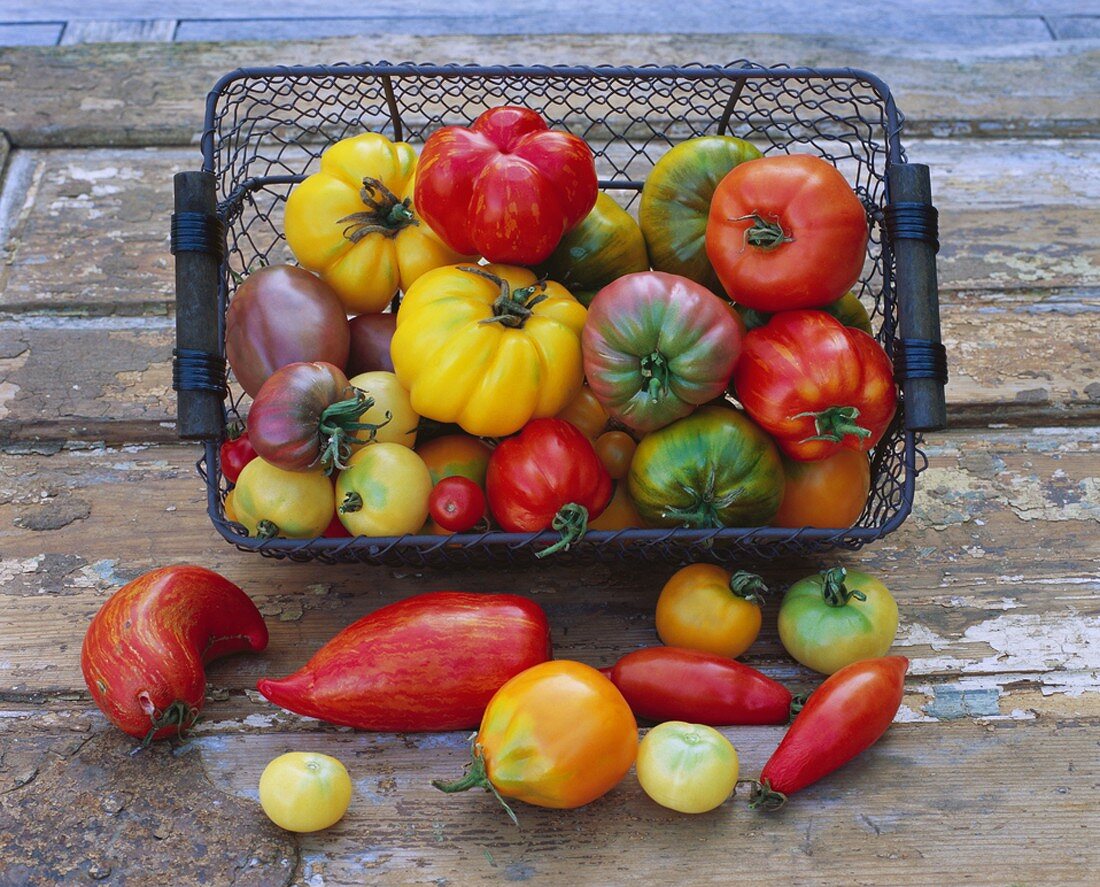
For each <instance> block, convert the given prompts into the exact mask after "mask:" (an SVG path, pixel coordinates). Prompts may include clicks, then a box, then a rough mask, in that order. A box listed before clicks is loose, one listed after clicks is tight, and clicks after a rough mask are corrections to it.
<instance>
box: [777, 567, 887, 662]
mask: <svg viewBox="0 0 1100 887" xmlns="http://www.w3.org/2000/svg"><path fill="white" fill-rule="evenodd" d="M897 631H898V605H897V603H896V602H895V601H894V598H893V597H891V595H890V592H889V591H887V590H886V586H885V585H883V584H882V583H881V582H879V581H878V579H876V578H874V577H873V576H869V575H867V574H866V573H860V572H857V571H856V570H845V569H844V567H836V568H834V569H832V570H826V571H825V572H823V573H819V574H818V575H816V576H808V577H807V578H805V579H801V580H799V581H798V582H796V583H795V584H794V585H792V586H791V587H790V588H789V589H788V590H787V593H786V594H785V595H784V596H783V603H782V604H781V605H780V607H779V639H780V640H781V641H782V642H783V646H784V647H786V649H787V652H788V653H790V654H791V655H792V656H793V657H794V658H795V659H797V660H798V661H799V662H801V663H802V664H803V665H805V666H806V667H807V668H812V669H813V670H814V671H819V672H821V673H822V674H832V673H833V672H836V671H839V670H840V669H842V668H843V667H844V666H846V665H850V664H851V663H853V662H859V661H860V660H861V659H877V658H878V657H880V656H885V655H886V652H887V651H888V650H889V649H890V645H891V644H892V643H893V642H894V635H896V634H897Z"/></svg>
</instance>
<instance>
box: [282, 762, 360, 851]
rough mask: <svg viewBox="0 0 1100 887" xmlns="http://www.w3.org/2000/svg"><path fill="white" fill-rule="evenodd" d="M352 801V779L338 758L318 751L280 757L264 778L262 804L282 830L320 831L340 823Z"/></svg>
mask: <svg viewBox="0 0 1100 887" xmlns="http://www.w3.org/2000/svg"><path fill="white" fill-rule="evenodd" d="M350 802H351V779H350V777H349V776H348V771H347V770H346V769H345V767H344V765H343V764H341V763H340V762H339V761H338V760H336V758H334V757H331V756H329V755H322V754H316V753H314V752H300V751H295V752H288V753H287V754H285V755H279V757H277V758H275V760H273V761H272V762H271V763H270V764H268V765H267V767H265V768H264V772H263V775H262V776H261V777H260V805H261V806H262V807H263V808H264V813H266V814H267V816H268V819H270V820H271V821H272V822H273V823H275V825H277V826H279V828H283V829H286V830H287V831H288V832H317V831H320V830H321V829H325V828H328V827H329V826H330V825H334V824H335V823H337V822H339V821H340V819H341V817H343V815H344V814H345V813H346V812H347V809H348V804H349V803H350Z"/></svg>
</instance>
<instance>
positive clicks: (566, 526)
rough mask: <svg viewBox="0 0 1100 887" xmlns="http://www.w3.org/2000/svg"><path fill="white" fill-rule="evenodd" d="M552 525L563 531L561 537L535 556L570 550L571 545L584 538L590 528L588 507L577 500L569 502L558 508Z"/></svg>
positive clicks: (541, 556)
mask: <svg viewBox="0 0 1100 887" xmlns="http://www.w3.org/2000/svg"><path fill="white" fill-rule="evenodd" d="M550 527H551V528H552V529H555V530H557V531H558V532H559V533H561V538H560V539H559V540H558V541H557V542H555V543H554V544H553V545H551V546H550V547H549V548H544V549H543V550H542V551H540V552H539V553H538V554H536V555H535V557H538V558H543V557H546V556H547V555H551V554H554V553H556V552H559V551H568V550H569V546H570V545H572V544H573V543H574V542H579V541H580V540H581V539H583V538H584V534H585V532H586V531H587V530H588V509H587V508H585V507H584V506H583V505H578V504H577V503H576V502H567V503H566V504H565V505H563V506H562V507H561V508H559V509H558V513H557V514H555V515H554V520H553V521H552V522H551V523H550Z"/></svg>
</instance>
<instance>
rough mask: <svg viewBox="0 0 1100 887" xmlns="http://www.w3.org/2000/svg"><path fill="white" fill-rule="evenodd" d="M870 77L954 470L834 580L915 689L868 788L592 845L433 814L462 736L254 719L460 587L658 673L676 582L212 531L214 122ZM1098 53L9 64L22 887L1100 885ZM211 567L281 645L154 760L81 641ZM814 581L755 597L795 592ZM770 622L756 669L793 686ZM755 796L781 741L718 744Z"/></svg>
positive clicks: (454, 46)
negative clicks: (929, 280) (231, 101)
mask: <svg viewBox="0 0 1100 887" xmlns="http://www.w3.org/2000/svg"><path fill="white" fill-rule="evenodd" d="M378 56H385V57H388V58H391V59H401V58H414V59H421V60H435V61H439V60H454V61H482V62H515V61H521V60H522V61H531V60H541V61H549V62H555V61H573V62H588V61H591V62H596V61H598V62H608V61H611V62H623V63H627V62H634V63H637V62H647V61H655V62H666V63H673V62H684V61H688V60H707V61H724V60H726V59H728V58H733V57H740V56H745V57H749V58H754V59H758V60H760V61H763V62H775V61H788V62H798V63H805V64H811V65H828V64H850V65H854V66H859V67H864V68H868V69H870V70H873V71H875V72H877V73H879V74H880V75H882V76H883V77H884V78H885V79H886V81H887V82H889V83H890V84H891V85H892V87H893V88H894V91H895V95H896V96H897V98H898V101H899V103H900V105H901V107H902V109H903V110H904V111H905V112H906V113H907V115H908V127H907V145H908V149H909V153H910V157H911V159H913V160H917V161H921V162H926V163H928V164H930V165H931V167H932V170H933V185H934V190H935V196H936V202H937V203H938V205H939V207H940V212H941V225H942V241H943V244H944V246H943V250H942V252H941V253H940V278H941V282H942V302H943V323H944V331H945V339H946V341H947V345H948V349H949V353H950V354H951V359H952V381H951V385H950V389H949V399H950V417H951V430H950V431H949V432H948V433H944V434H937V435H933V436H931V437H930V438H929V439H928V440H927V442H926V446H925V449H926V451H927V452H928V455H929V460H930V465H929V468H928V470H927V471H926V472H925V473H924V474H923V475H922V476H921V477H920V479H919V481H918V485H919V493H918V498H917V503H916V508H915V511H914V514H913V516H912V518H911V519H910V520H909V521H908V522H907V523H906V524H905V526H904V527H903V528H902V529H901V530H900V531H899V532H897V533H896V534H894V535H893V536H891V537H889V538H888V539H887V540H886V541H884V542H882V543H879V544H877V545H875V546H872V547H871V548H869V549H867V550H866V551H864V552H861V553H859V554H858V555H849V556H845V557H844V558H842V561H843V562H844V563H846V564H849V565H860V566H862V567H863V568H866V569H869V570H872V571H875V572H878V573H881V574H883V575H884V576H885V577H886V578H887V581H888V583H889V584H890V586H891V587H892V589H893V590H894V593H895V594H896V596H897V598H898V601H899V604H900V606H901V612H902V626H901V630H900V632H899V636H898V640H897V644H896V647H895V649H896V650H898V651H899V652H902V653H904V654H905V655H907V656H909V657H910V658H911V660H912V667H911V672H910V678H909V681H908V692H907V696H906V699H905V703H904V707H903V708H902V710H901V713H900V715H899V718H898V721H899V723H897V724H896V725H895V726H894V727H893V728H892V730H891V731H890V732H889V733H888V734H887V737H886V738H885V739H884V740H883V741H882V742H881V743H880V744H879V745H878V746H876V747H875V748H874V749H873V750H872V751H871V752H870V753H868V754H866V755H865V756H863V757H862V758H861V759H860V760H858V761H857V762H855V763H853V764H851V765H850V766H848V767H846V768H845V769H844V770H843V771H841V772H839V773H837V774H836V775H834V776H833V777H831V778H830V779H828V780H827V781H825V782H823V783H821V784H819V785H818V786H816V787H814V788H812V789H809V790H807V791H806V792H805V793H803V794H802V795H800V796H799V797H798V798H797V799H796V800H795V802H793V803H792V804H790V805H789V807H788V808H787V809H786V810H785V811H783V812H781V813H779V814H777V815H773V816H764V815H760V814H756V813H753V812H752V811H750V810H749V809H748V807H747V805H746V804H745V803H744V801H743V799H736V800H734V801H732V802H730V803H728V804H726V805H725V806H724V807H723V808H721V809H720V810H718V811H716V812H714V813H712V814H708V815H704V816H700V817H694V818H693V817H685V816H678V815H675V814H672V813H671V812H668V811H665V810H663V809H662V808H659V807H657V806H656V805H654V804H653V803H651V802H650V801H648V800H647V799H646V798H645V796H644V795H643V794H642V793H641V791H640V789H639V788H638V787H637V785H636V783H635V781H634V779H633V777H632V776H630V777H628V778H627V780H626V781H624V783H623V784H622V785H621V786H620V787H619V788H617V789H616V790H614V791H613V792H611V793H610V794H609V795H608V796H606V797H605V798H603V799H601V800H600V801H598V802H596V803H594V804H592V805H590V806H589V807H587V808H585V809H582V810H579V811H575V812H564V813H563V812H550V811H542V810H538V809H535V808H528V807H522V808H521V809H520V811H519V813H520V817H521V828H519V829H517V828H515V827H514V826H512V825H511V823H510V822H509V821H508V819H507V818H506V817H505V816H504V815H502V814H501V812H500V811H499V810H498V809H496V807H495V804H494V802H493V801H492V799H491V798H490V797H488V796H486V795H483V794H481V793H471V794H468V795H463V796H459V797H444V796H442V795H440V794H439V793H437V792H435V791H434V790H433V789H432V788H430V786H429V784H428V781H429V779H430V778H432V777H436V776H447V775H452V774H455V773H457V772H459V771H460V769H461V767H462V763H463V762H464V760H465V758H466V737H465V736H464V735H458V734H446V735H398V736H391V735H371V734H355V733H352V732H348V731H345V730H341V729H334V728H328V727H325V726H323V725H321V724H318V723H316V722H312V721H304V720H300V719H298V718H296V717H294V716H291V715H289V714H287V713H284V712H282V711H279V710H276V709H274V708H272V707H271V706H270V705H268V704H267V703H266V702H264V700H262V699H261V698H260V697H259V696H258V695H257V694H256V693H255V692H254V690H253V689H252V687H253V686H254V684H255V681H256V679H257V678H258V677H260V676H261V675H269V674H284V673H287V672H289V671H291V670H293V669H294V668H296V667H297V666H298V665H300V664H301V663H302V662H303V661H304V660H305V659H306V658H307V657H308V655H309V654H310V653H311V652H312V651H313V650H314V649H315V648H317V647H318V646H319V645H320V644H322V643H323V642H324V641H326V640H327V639H328V638H329V637H330V636H331V635H333V634H334V633H335V632H336V631H337V630H338V629H339V628H341V627H342V626H344V625H345V624H347V623H348V622H350V621H352V620H353V619H355V618H358V617H359V616H361V615H363V614H365V613H367V612H369V611H371V610H373V609H375V608H377V607H379V606H381V605H382V604H385V603H389V602H391V601H394V600H397V599H399V598H402V597H404V596H407V595H410V594H414V593H417V592H421V591H427V590H431V589H439V588H459V589H468V590H485V591H489V590H498V591H499V590H508V591H518V592H520V593H523V594H528V595H532V596H533V597H534V598H535V600H537V601H538V602H539V603H540V604H541V605H542V606H543V607H544V608H545V609H546V611H547V613H548V614H549V616H550V619H551V622H552V626H553V640H554V645H555V649H556V652H557V655H558V656H560V657H573V658H576V659H580V660H582V661H585V662H590V663H593V664H603V663H607V662H610V661H612V659H613V658H614V657H617V656H618V655H621V654H622V653H623V652H625V651H627V650H630V649H632V648H635V647H638V646H642V645H646V644H650V643H653V642H654V641H655V633H654V629H653V619H652V613H653V606H654V602H655V599H656V595H657V592H658V591H659V589H660V586H661V584H662V582H663V580H664V579H665V578H666V577H667V575H669V574H671V572H672V571H673V569H674V565H673V564H668V565H666V566H665V567H663V568H661V569H659V570H656V571H655V570H654V569H653V567H652V566H646V567H644V568H641V567H635V566H631V565H623V564H608V565H606V566H601V567H597V568H595V569H593V568H578V567H573V566H568V565H561V564H554V565H543V566H542V567H540V568H539V569H537V570H536V569H520V568H516V569H508V570H499V569H498V570H470V571H466V572H461V573H442V572H424V573H417V572H409V571H399V570H393V569H386V568H367V567H341V568H333V567H325V566H321V565H316V566H314V565H293V564H282V563H274V562H271V561H268V560H264V559H260V558H258V557H252V556H248V555H244V554H241V553H239V552H237V551H236V550H234V549H232V548H230V547H229V546H227V545H225V544H224V543H223V542H222V541H221V540H220V539H219V538H218V537H217V536H216V535H215V533H214V531H213V529H212V528H211V526H210V525H209V523H208V521H207V519H206V517H205V515H204V514H203V490H202V486H201V484H200V481H199V480H198V478H197V477H196V475H195V472H194V461H195V459H196V458H197V455H198V453H197V450H196V449H195V448H193V447H189V446H181V445H180V444H178V443H176V442H175V440H174V431H173V422H172V417H173V415H174V402H173V397H172V394H171V389H170V365H169V353H170V350H171V341H172V265H171V260H170V257H169V255H168V249H167V219H168V213H169V211H170V199H171V198H170V191H171V174H172V173H173V172H175V171H177V170H179V169H183V168H194V167H195V166H197V164H198V152H197V149H196V147H195V142H196V133H197V132H198V130H199V129H200V126H201V102H202V97H203V95H204V94H205V92H206V90H207V89H208V88H209V86H210V85H211V84H212V83H213V81H214V80H215V79H216V77H217V76H218V75H220V74H221V73H223V72H224V71H226V70H229V69H231V68H233V67H236V66H238V65H241V64H247V63H258V62H274V61H282V62H290V63H293V62H317V61H328V60H337V59H347V60H359V59H363V58H372V57H378ZM1098 66H1100V41H1072V42H1068V43H1062V44H1045V45H1043V46H1039V45H1036V46H1033V47H1024V48H1021V49H1019V50H1006V49H997V50H987V51H984V54H983V51H982V50H974V49H952V48H950V47H927V46H924V47H920V48H916V47H912V46H906V45H897V46H889V45H885V44H883V43H881V42H878V43H875V44H873V45H871V44H863V43H860V42H859V41H828V40H826V41H822V40H816V39H800V38H747V39H744V40H738V41H730V40H727V39H721V40H716V39H709V38H703V37H699V36H692V37H684V38H678V37H646V38H618V37H616V38H608V39H605V38H598V37H587V36H586V37H584V38H562V39H556V38H555V39H553V40H549V39H546V38H530V39H513V38H508V39H503V38H502V39H495V38H494V39H485V38H483V39H478V40H473V39H455V38H446V39H444V38H439V39H435V38H433V39H425V40H417V39H414V38H409V37H400V38H395V39H393V40H387V41H386V42H385V43H384V44H383V43H381V42H379V41H365V40H363V41H356V40H336V41H326V42H314V43H291V44H280V45H272V46H264V45H263V44H259V43H254V44H238V45H220V46H214V45H201V44H192V45H172V46H145V47H139V46H109V47H103V46H95V47H69V48H64V49H32V48H26V49H13V50H0V130H3V131H4V132H6V133H7V140H5V139H4V138H3V137H2V136H0V166H3V165H4V163H3V161H4V157H5V155H6V166H5V173H4V179H3V190H2V192H0V257H2V259H0V312H2V319H0V434H2V438H3V452H2V454H0V556H2V560H0V571H2V582H0V599H2V605H0V697H2V700H3V707H2V710H0V711H2V718H0V733H2V740H0V885H14V884H24V883H54V882H58V883H60V882H64V883H67V884H69V883H72V884H79V883H84V882H86V881H101V882H103V883H108V884H130V885H133V884H145V883H163V882H164V881H165V880H166V879H171V880H172V881H173V882H175V883H180V884H183V883H208V884H228V883H241V884H283V883H296V884H309V885H321V884H324V885H332V884H341V883H348V884H358V883H421V882H431V883H439V884H442V883H456V884H465V883H471V882H480V881H487V882H495V881H516V880H532V881H536V882H540V883H547V884H558V883H574V884H611V883H624V882H626V881H627V880H628V879H631V880H633V879H637V878H646V879H652V880H654V881H662V882H680V881H686V880H688V879H691V880H693V881H719V880H720V881H723V882H726V881H747V882H752V883H784V882H792V883H861V884H870V883H881V884H897V883H905V884H934V885H943V884H956V883H964V882H966V883H969V882H978V883H996V884H1010V883H1013V884H1015V883H1018V884H1037V883H1049V884H1070V883H1086V882H1091V883H1095V877H1096V876H1095V872H1096V870H1097V867H1098V865H1100V849H1098V846H1097V845H1098V841H1097V835H1098V834H1100V792H1098V783H1100V748H1098V745H1100V733H1098V731H1097V724H1098V722H1100V696H1098V695H1097V690H1098V689H1100V679H1098V675H1097V670H1098V669H1100V653H1098V651H1100V606H1098V594H1097V591H1098V588H1100V572H1098V567H1097V557H1098V555H1100V456H1098V451H1100V427H1098V426H1100V367H1098V359H1097V346H1096V343H1097V339H1098V337H1100V322H1098V319H1100V302H1098V292H1100V238H1098V237H1097V233H1096V232H1097V218H1098V216H1097V213H1098V208H1100V140H1098V139H1097V137H1098V136H1100V127H1098V123H1097V118H1098V116H1100V105H1098V104H1097V102H1096V96H1095V86H1096V72H1097V70H1098ZM179 562H196V563H201V564H204V565H206V566H209V567H212V568H214V569H216V570H219V571H221V572H222V573H224V574H225V575H226V576H228V577H230V578H231V579H233V580H234V581H236V582H238V583H239V584H241V585H242V586H243V587H244V588H245V589H246V590H247V591H248V592H249V593H250V594H251V595H252V597H253V598H254V600H256V602H257V603H258V605H259V606H260V608H261V609H262V611H263V612H264V613H265V614H266V616H267V617H268V620H269V624H270V628H271V644H270V647H269V649H268V651H267V652H266V653H265V654H264V655H262V656H241V657H237V658H234V659H231V660H228V661H223V662H219V663H217V664H215V665H214V666H213V667H212V668H211V669H210V671H209V678H210V682H211V686H210V695H209V699H208V702H207V706H206V717H205V720H204V721H203V722H202V723H201V725H200V726H199V727H198V728H197V729H196V730H195V731H194V737H193V739H192V740H191V741H190V742H189V743H187V744H185V745H183V746H181V747H179V748H176V749H175V750H172V749H171V748H169V746H168V745H167V744H161V745H159V746H157V747H155V748H152V749H150V750H148V751H146V752H144V753H142V754H140V755H137V756H134V757H131V756H130V754H129V752H130V750H131V748H132V743H130V742H129V741H128V740H126V739H125V738H124V737H122V736H121V735H120V734H119V733H118V732H117V731H115V730H113V729H111V728H109V727H108V726H107V725H106V724H105V722H104V720H103V718H102V716H101V715H100V714H99V713H98V711H97V710H96V709H95V708H94V706H93V705H92V703H91V701H90V699H89V696H88V694H87V692H86V690H85V687H84V683H83V680H82V679H81V675H80V669H79V663H78V658H79V649H80V643H81V640H82V637H83V634H84V630H85V627H86V625H87V622H88V620H89V619H90V617H91V616H92V614H93V613H94V612H95V611H96V609H97V608H98V607H99V606H100V605H101V604H102V602H103V601H104V600H105V599H106V597H107V596H108V595H109V594H110V593H111V592H112V591H114V590H115V589H116V588H117V587H118V586H119V585H120V584H121V583H122V582H124V581H126V580H128V579H130V578H133V577H134V576H136V575H138V574H140V573H142V572H144V571H146V570H148V569H150V568H152V567H154V566H157V565H160V564H167V563H179ZM820 566H821V564H820V563H817V562H806V563H801V564H789V565H784V567H783V568H782V569H774V568H773V569H767V568H766V569H765V571H764V572H765V574H766V576H767V578H768V579H770V580H772V581H773V583H774V584H776V585H779V586H782V585H783V583H785V582H787V581H790V580H792V579H794V578H796V577H798V576H799V575H800V574H805V573H808V572H812V571H813V570H815V569H817V568H819V567H820ZM774 624H775V607H774V603H773V604H772V605H770V606H769V607H768V609H767V613H766V618H765V630H764V633H763V635H762V638H761V640H760V641H759V642H758V644H757V645H756V646H755V647H754V649H753V650H752V652H751V654H750V656H749V657H748V659H749V661H751V662H752V663H753V664H755V665H759V666H761V667H762V668H764V669H765V670H767V671H768V672H769V673H771V674H773V675H775V676H777V677H779V678H781V679H783V680H785V681H788V682H789V683H790V684H791V686H792V687H796V688H799V689H807V688H809V687H811V686H812V685H813V683H814V682H813V680H812V678H811V676H810V675H809V674H808V673H806V672H805V671H803V670H801V669H799V668H797V667H795V666H794V665H793V664H792V663H791V661H790V660H788V659H787V658H786V657H785V656H784V654H783V652H782V649H781V648H780V646H779V643H778V640H777V637H776V634H775V628H774ZM725 732H726V734H727V735H728V736H729V737H730V738H731V739H732V740H733V742H734V743H735V744H736V746H737V748H738V749H739V751H740V753H741V756H742V763H743V772H744V774H745V775H754V774H755V773H756V772H758V770H759V768H760V766H761V765H762V764H763V762H764V761H765V760H766V758H767V756H768V755H769V754H770V752H771V750H772V748H773V747H774V745H775V743H776V742H777V740H778V738H779V736H780V733H781V731H780V729H779V728H754V729H730V730H727V731H725ZM290 749H317V750H321V751H325V752H329V753H332V754H335V755H337V756H338V757H340V758H341V759H342V760H343V761H344V762H345V763H346V764H347V765H348V768H349V770H350V771H351V773H352V775H353V778H354V781H355V786H356V792H355V798H354V801H353V805H352V808H351V810H350V812H349V813H348V816H347V818H346V819H345V820H344V821H343V822H342V823H340V824H339V825H338V826H336V827H335V828H333V829H331V830H330V831H328V832H325V833H323V834H319V835H314V836H309V837H303V838H301V839H297V840H295V839H293V838H291V837H290V836H288V835H286V834H283V833H281V832H279V831H278V830H277V829H275V828H274V827H273V826H271V825H269V824H268V823H267V821H266V819H264V817H263V815H262V814H261V812H260V810H259V808H258V806H257V804H256V802H255V798H256V783H257V779H258V777H259V774H260V772H261V770H262V769H263V767H264V765H265V764H266V762H267V761H268V760H269V759H270V758H272V757H273V756H275V755H276V754H278V753H281V752H283V751H286V750H290Z"/></svg>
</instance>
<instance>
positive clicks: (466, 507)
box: [428, 477, 485, 533]
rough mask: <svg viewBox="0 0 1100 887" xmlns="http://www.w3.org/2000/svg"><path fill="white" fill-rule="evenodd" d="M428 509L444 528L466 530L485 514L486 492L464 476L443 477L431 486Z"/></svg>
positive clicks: (458, 531)
mask: <svg viewBox="0 0 1100 887" xmlns="http://www.w3.org/2000/svg"><path fill="white" fill-rule="evenodd" d="M428 511H429V513H430V514H431V516H432V520H434V521H435V522H436V523H437V524H438V525H439V526H440V527H442V528H443V529H444V530H450V531H451V532H452V533H465V532H466V531H467V530H472V529H473V528H474V527H475V526H476V525H477V522H478V521H479V520H481V519H482V517H483V516H484V514H485V494H484V493H483V492H482V491H481V487H479V486H478V485H477V484H475V483H474V482H473V481H472V480H470V479H469V478H465V477H445V478H443V480H441V481H440V482H439V483H437V484H436V485H435V487H434V488H433V489H432V494H431V496H430V497H429V498H428Z"/></svg>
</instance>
